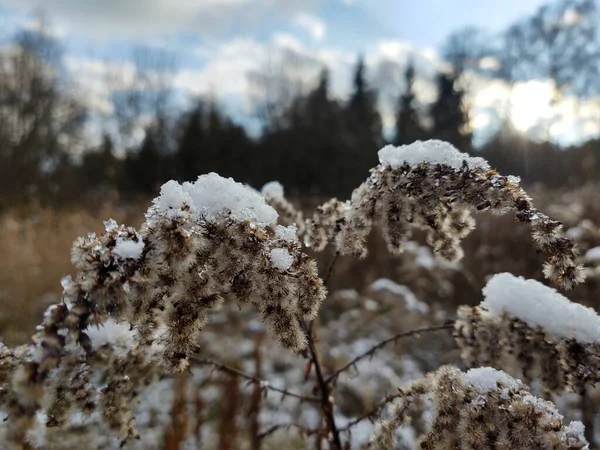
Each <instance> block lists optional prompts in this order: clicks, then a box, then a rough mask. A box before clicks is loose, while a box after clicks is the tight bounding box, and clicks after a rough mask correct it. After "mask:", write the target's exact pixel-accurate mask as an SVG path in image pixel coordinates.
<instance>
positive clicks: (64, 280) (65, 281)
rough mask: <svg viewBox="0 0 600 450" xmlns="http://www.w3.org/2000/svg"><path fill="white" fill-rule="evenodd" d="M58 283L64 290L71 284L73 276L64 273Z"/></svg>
mask: <svg viewBox="0 0 600 450" xmlns="http://www.w3.org/2000/svg"><path fill="white" fill-rule="evenodd" d="M60 285H61V286H62V288H63V289H64V290H67V289H69V288H70V287H71V286H72V285H73V278H72V277H71V275H65V276H64V277H62V278H61V279H60Z"/></svg>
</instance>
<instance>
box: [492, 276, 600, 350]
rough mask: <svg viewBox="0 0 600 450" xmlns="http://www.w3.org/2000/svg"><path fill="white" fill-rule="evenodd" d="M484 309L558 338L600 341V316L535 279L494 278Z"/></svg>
mask: <svg viewBox="0 0 600 450" xmlns="http://www.w3.org/2000/svg"><path fill="white" fill-rule="evenodd" d="M483 294H484V297H485V300H484V301H483V302H481V307H482V308H483V309H484V310H486V311H488V312H489V313H490V314H492V315H494V316H501V315H502V314H508V315H509V316H512V317H515V318H517V319H520V320H522V321H524V322H525V323H527V324H528V325H529V326H530V327H532V328H537V327H541V328H543V329H544V330H545V331H546V332H547V333H549V334H550V335H552V336H555V337H556V338H559V339H571V338H575V339H576V340H577V341H579V342H581V343H594V342H595V343H599V342H600V317H598V315H597V314H596V312H595V311H594V310H593V309H592V308H588V307H585V306H583V305H580V304H577V303H573V302H571V301H570V300H569V299H568V298H566V297H564V296H562V295H561V294H559V293H558V292H556V290H554V289H552V288H550V287H548V286H545V285H543V284H542V283H540V282H538V281H535V280H526V279H524V278H523V277H515V276H514V275H512V274H510V273H500V274H497V275H494V276H493V277H492V278H490V280H489V281H488V283H487V284H486V286H485V287H484V288H483Z"/></svg>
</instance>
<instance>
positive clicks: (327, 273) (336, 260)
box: [323, 250, 340, 286]
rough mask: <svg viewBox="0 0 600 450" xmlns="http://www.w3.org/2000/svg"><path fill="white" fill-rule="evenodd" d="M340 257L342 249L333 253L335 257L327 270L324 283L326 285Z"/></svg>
mask: <svg viewBox="0 0 600 450" xmlns="http://www.w3.org/2000/svg"><path fill="white" fill-rule="evenodd" d="M339 257H340V251H339V250H338V251H336V252H335V254H334V255H333V259H332V260H331V262H330V263H329V267H328V268H327V272H326V273H325V277H323V285H324V286H327V283H328V282H329V280H330V279H331V275H332V274H333V268H334V267H335V264H336V263H337V262H338V259H339Z"/></svg>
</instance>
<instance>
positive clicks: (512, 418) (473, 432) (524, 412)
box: [370, 366, 587, 450]
mask: <svg viewBox="0 0 600 450" xmlns="http://www.w3.org/2000/svg"><path fill="white" fill-rule="evenodd" d="M400 394H401V397H399V398H398V399H396V400H395V401H394V403H392V404H391V406H390V411H389V415H388V417H386V418H385V419H383V420H381V421H380V422H378V423H377V424H376V426H375V431H374V433H373V435H372V436H371V440H370V446H371V448H372V449H374V450H390V449H393V448H396V444H397V438H396V433H395V432H396V429H397V428H399V427H401V426H403V425H406V424H407V421H408V419H409V416H408V411H409V409H410V407H411V406H413V405H415V404H418V403H419V402H421V401H422V398H423V397H424V396H426V397H428V398H429V399H430V401H431V402H432V410H433V417H432V419H431V426H430V429H429V431H428V432H427V433H425V434H424V435H422V436H421V437H420V438H419V443H418V448H420V449H431V450H434V449H446V448H453V449H461V450H462V449H483V448H494V449H503V450H512V449H534V448H539V449H542V448H548V449H550V448H551V449H584V448H587V441H586V440H585V437H584V436H583V424H582V423H581V422H571V423H570V424H568V425H566V426H565V425H564V424H563V416H562V415H561V414H560V413H559V412H558V410H557V409H556V408H555V407H554V405H553V404H552V403H550V402H548V401H545V400H542V399H540V398H538V397H535V396H533V395H532V394H531V393H530V392H529V389H528V387H527V386H525V385H524V384H523V383H521V381H519V380H517V379H514V378H512V377H511V376H509V375H507V374H506V373H504V372H502V371H499V370H496V369H493V368H491V367H481V368H478V369H471V370H469V371H467V372H461V371H460V370H459V369H457V368H455V367H450V366H443V367H441V368H440V369H438V370H437V371H435V372H433V373H430V374H429V375H427V376H426V377H425V378H424V379H422V380H418V381H416V382H415V383H413V384H412V385H410V386H409V387H407V388H403V389H401V391H400Z"/></svg>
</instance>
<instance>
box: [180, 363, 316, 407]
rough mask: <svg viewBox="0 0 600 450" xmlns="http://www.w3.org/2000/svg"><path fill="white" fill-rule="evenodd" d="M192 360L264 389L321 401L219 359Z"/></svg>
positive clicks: (307, 399)
mask: <svg viewBox="0 0 600 450" xmlns="http://www.w3.org/2000/svg"><path fill="white" fill-rule="evenodd" d="M190 361H192V362H194V363H196V364H199V365H204V366H212V367H214V368H215V369H217V370H219V371H221V372H225V373H228V374H230V375H236V376H239V377H241V378H244V379H246V380H248V381H250V382H252V383H257V384H259V385H260V386H261V387H262V388H263V389H268V390H270V391H273V392H278V393H280V394H282V395H285V396H287V397H294V398H297V399H299V400H302V401H305V402H312V403H321V398H320V397H313V396H309V395H301V394H297V393H294V392H290V391H288V390H287V389H282V388H278V387H275V386H272V385H271V383H269V382H268V381H266V380H261V379H259V378H256V377H253V376H252V375H248V374H247V373H244V372H242V371H241V370H238V369H235V368H233V367H230V366H227V365H225V364H221V363H220V362H217V361H213V360H210V359H202V358H197V357H192V358H190Z"/></svg>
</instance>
